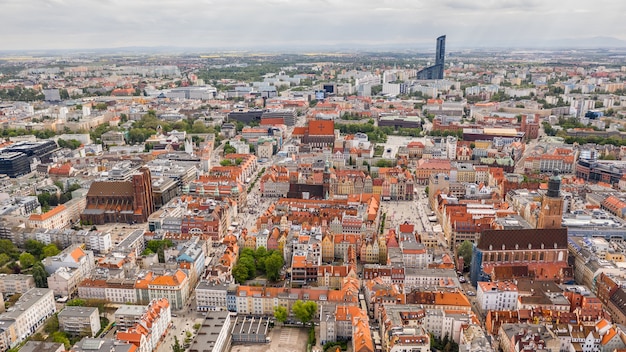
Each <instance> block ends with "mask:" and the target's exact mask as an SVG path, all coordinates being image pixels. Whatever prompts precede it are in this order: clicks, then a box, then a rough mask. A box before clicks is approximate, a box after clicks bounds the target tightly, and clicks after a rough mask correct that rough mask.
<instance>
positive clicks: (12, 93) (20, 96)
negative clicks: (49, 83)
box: [0, 86, 44, 101]
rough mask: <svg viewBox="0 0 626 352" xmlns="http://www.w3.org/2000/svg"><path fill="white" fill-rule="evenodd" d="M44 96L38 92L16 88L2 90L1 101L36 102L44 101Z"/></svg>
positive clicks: (0, 92)
mask: <svg viewBox="0 0 626 352" xmlns="http://www.w3.org/2000/svg"><path fill="white" fill-rule="evenodd" d="M43 99H44V95H43V93H41V92H40V91H38V90H35V89H32V88H24V87H21V86H16V87H14V88H8V89H7V88H5V89H0V100H11V101H36V100H43Z"/></svg>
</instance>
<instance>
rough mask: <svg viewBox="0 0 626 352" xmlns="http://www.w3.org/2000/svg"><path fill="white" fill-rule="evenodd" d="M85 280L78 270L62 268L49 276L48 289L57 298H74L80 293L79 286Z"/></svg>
mask: <svg viewBox="0 0 626 352" xmlns="http://www.w3.org/2000/svg"><path fill="white" fill-rule="evenodd" d="M82 280H83V276H82V275H81V273H80V270H78V269H77V268H67V267H61V268H59V269H57V271H55V272H54V273H53V274H52V275H50V276H48V288H50V289H51V290H53V291H54V294H55V296H67V297H72V296H74V295H75V294H76V293H77V292H78V285H79V284H80V282H81V281H82Z"/></svg>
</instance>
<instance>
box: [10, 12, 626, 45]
mask: <svg viewBox="0 0 626 352" xmlns="http://www.w3.org/2000/svg"><path fill="white" fill-rule="evenodd" d="M624 13H626V1H619V0H593V1H589V0H568V1H563V0H471V1H470V0H354V1H353V0H345V1H341V0H263V1H261V0H151V1H148V0H0V50H55V49H89V48H125V47H179V48H198V49H206V50H218V49H236V50H261V49H263V48H269V49H283V50H298V49H307V48H311V49H312V48H326V49H330V50H341V49H356V48H377V47H396V48H406V49H411V48H413V47H415V48H417V47H424V46H429V47H432V48H433V50H434V45H435V44H434V43H435V38H436V37H438V36H439V35H442V34H446V35H447V45H446V46H447V48H449V50H452V49H453V48H472V47H477V46H478V47H535V46H536V47H541V46H546V45H548V46H550V45H554V44H555V43H557V44H558V43H571V42H574V43H575V42H577V41H580V42H583V41H585V40H588V38H595V37H612V38H616V39H619V40H620V41H622V40H624V42H623V43H622V42H619V43H620V44H621V45H622V46H626V45H625V44H624V43H626V21H624V20H623V14H624ZM598 42H599V43H600V41H598ZM564 45H565V44H564Z"/></svg>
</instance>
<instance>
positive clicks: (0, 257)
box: [0, 253, 11, 266]
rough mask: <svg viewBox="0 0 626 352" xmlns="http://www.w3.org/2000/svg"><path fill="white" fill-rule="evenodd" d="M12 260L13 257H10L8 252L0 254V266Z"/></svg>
mask: <svg viewBox="0 0 626 352" xmlns="http://www.w3.org/2000/svg"><path fill="white" fill-rule="evenodd" d="M10 261H11V257H9V256H8V255H7V254H6V253H2V254H0V266H4V265H5V264H6V263H8V262H10Z"/></svg>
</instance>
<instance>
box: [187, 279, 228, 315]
mask: <svg viewBox="0 0 626 352" xmlns="http://www.w3.org/2000/svg"><path fill="white" fill-rule="evenodd" d="M229 287H230V285H229V284H222V283H215V282H207V281H200V282H199V283H198V286H196V291H195V292H196V307H197V309H198V311H201V312H206V311H213V310H225V309H226V294H227V292H228V289H229Z"/></svg>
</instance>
